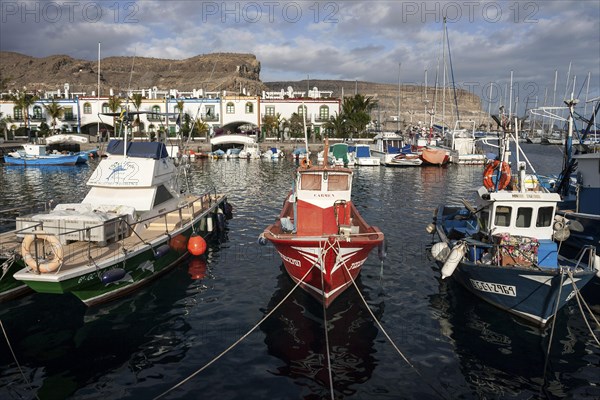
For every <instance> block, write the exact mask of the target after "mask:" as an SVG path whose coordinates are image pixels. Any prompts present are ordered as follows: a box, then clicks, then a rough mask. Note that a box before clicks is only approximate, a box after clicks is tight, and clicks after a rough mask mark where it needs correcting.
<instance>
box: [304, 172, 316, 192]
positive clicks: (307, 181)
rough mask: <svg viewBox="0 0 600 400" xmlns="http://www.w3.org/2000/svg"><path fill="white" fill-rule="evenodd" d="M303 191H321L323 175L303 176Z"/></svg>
mask: <svg viewBox="0 0 600 400" xmlns="http://www.w3.org/2000/svg"><path fill="white" fill-rule="evenodd" d="M300 189H302V190H321V175H320V174H319V175H313V174H303V175H302V180H301V182H300Z"/></svg>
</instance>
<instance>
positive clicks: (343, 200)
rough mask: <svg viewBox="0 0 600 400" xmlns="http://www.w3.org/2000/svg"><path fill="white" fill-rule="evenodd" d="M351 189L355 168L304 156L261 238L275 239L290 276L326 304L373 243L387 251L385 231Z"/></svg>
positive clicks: (345, 284) (353, 273) (355, 271)
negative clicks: (363, 212)
mask: <svg viewBox="0 0 600 400" xmlns="http://www.w3.org/2000/svg"><path fill="white" fill-rule="evenodd" d="M324 154H327V144H326V145H325V153H324ZM351 194H352V170H351V169H349V168H344V167H337V166H329V165H327V164H325V165H319V166H311V165H310V162H309V160H308V158H303V159H302V162H301V165H300V167H299V168H298V169H297V170H296V173H295V179H294V184H293V188H292V190H291V192H290V193H289V195H288V196H287V198H286V200H285V202H284V204H283V209H282V211H281V214H280V216H279V219H278V220H277V222H275V223H274V224H273V225H270V226H268V227H267V228H266V229H265V231H264V232H263V233H262V234H261V237H260V238H259V241H260V242H261V243H262V244H266V243H267V240H268V241H270V242H271V243H273V245H274V246H275V249H276V250H277V252H278V253H279V255H280V256H281V259H282V260H283V264H284V266H285V269H286V271H287V272H288V274H289V275H290V277H291V278H292V279H293V280H294V281H295V282H300V286H301V287H302V288H303V289H304V290H306V291H307V292H308V293H310V294H311V295H312V296H313V297H315V298H316V299H317V300H319V301H321V302H322V303H323V304H324V305H325V306H326V307H327V306H329V305H330V304H331V302H332V301H333V300H334V299H335V298H336V297H338V296H339V295H340V294H341V293H342V292H343V291H344V290H345V289H346V288H347V287H348V286H350V285H351V284H352V281H353V280H354V279H356V277H357V276H358V274H359V273H360V270H361V267H362V265H363V263H364V262H365V260H366V259H367V257H368V255H369V253H370V251H371V250H372V249H373V248H374V247H378V246H379V250H380V252H379V253H380V257H383V253H384V235H383V233H382V232H381V231H380V230H379V229H378V228H376V227H373V226H370V225H369V224H367V223H366V222H365V220H364V219H363V218H362V217H361V216H360V214H359V213H358V211H357V210H356V208H355V206H354V204H353V203H352V200H351V198H350V197H351Z"/></svg>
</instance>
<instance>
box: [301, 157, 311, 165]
mask: <svg viewBox="0 0 600 400" xmlns="http://www.w3.org/2000/svg"><path fill="white" fill-rule="evenodd" d="M310 165H311V164H310V160H309V159H308V158H306V157H303V158H302V159H301V160H300V166H301V167H302V168H310Z"/></svg>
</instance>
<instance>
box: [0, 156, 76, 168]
mask: <svg viewBox="0 0 600 400" xmlns="http://www.w3.org/2000/svg"><path fill="white" fill-rule="evenodd" d="M86 161H87V159H86V160H85V161H83V162H86ZM4 162H5V163H6V164H10V165H23V166H44V165H75V164H78V163H80V162H81V161H80V156H79V155H65V156H56V157H52V156H48V157H11V156H4Z"/></svg>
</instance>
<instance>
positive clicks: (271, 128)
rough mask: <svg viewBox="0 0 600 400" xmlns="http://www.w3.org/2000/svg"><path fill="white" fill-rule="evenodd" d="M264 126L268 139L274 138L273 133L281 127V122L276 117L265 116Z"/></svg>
mask: <svg viewBox="0 0 600 400" xmlns="http://www.w3.org/2000/svg"><path fill="white" fill-rule="evenodd" d="M263 126H264V127H265V131H266V132H265V133H266V134H267V137H270V136H273V133H274V132H275V131H276V130H277V128H278V127H279V121H278V120H277V117H276V116H275V115H264V116H263Z"/></svg>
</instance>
